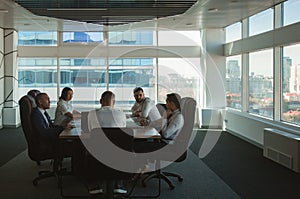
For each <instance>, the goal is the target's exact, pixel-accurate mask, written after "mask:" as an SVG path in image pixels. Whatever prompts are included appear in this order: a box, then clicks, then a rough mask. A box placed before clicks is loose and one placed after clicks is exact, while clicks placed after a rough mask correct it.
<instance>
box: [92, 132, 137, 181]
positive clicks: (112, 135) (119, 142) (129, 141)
mask: <svg viewBox="0 0 300 199" xmlns="http://www.w3.org/2000/svg"><path fill="white" fill-rule="evenodd" d="M99 133H102V134H103V133H104V135H105V136H106V137H107V138H108V139H109V141H110V142H111V144H113V145H115V146H117V147H119V148H120V149H123V150H125V151H128V152H133V130H132V129H131V128H117V127H112V128H108V127H105V128H94V129H92V131H91V137H90V138H91V139H92V142H94V143H95V144H93V146H96V145H97V146H98V147H97V150H99V151H103V153H109V151H111V150H112V149H111V147H110V145H109V144H108V145H107V144H106V143H102V140H101V136H97V134H99ZM107 147H108V148H107ZM115 161H121V162H124V163H125V161H126V162H130V161H132V163H133V160H130V159H127V158H126V157H116V156H115V155H112V154H110V156H109V160H108V162H115ZM97 170H98V171H95V172H96V173H97V175H99V176H100V177H101V178H103V179H116V180H117V179H130V178H131V177H132V174H131V173H129V172H124V171H119V170H116V169H114V168H111V167H109V166H106V165H105V164H104V163H101V162H98V169H97Z"/></svg>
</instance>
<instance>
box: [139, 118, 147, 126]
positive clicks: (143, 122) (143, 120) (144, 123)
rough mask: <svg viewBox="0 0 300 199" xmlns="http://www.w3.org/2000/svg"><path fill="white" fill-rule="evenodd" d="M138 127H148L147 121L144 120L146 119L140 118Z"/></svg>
mask: <svg viewBox="0 0 300 199" xmlns="http://www.w3.org/2000/svg"><path fill="white" fill-rule="evenodd" d="M140 125H141V126H147V125H148V121H147V119H146V118H141V120H140Z"/></svg>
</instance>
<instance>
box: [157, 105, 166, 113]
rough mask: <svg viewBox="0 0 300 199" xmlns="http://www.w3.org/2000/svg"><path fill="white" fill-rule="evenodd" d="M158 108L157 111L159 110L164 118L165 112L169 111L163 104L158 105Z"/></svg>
mask: <svg viewBox="0 0 300 199" xmlns="http://www.w3.org/2000/svg"><path fill="white" fill-rule="evenodd" d="M156 108H157V110H158V112H159V113H160V115H161V116H163V114H164V112H165V111H166V109H167V107H166V104H163V103H157V104H156Z"/></svg>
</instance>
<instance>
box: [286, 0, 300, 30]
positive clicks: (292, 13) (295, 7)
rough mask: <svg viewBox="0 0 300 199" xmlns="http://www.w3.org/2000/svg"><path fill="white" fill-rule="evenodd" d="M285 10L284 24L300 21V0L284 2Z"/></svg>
mask: <svg viewBox="0 0 300 199" xmlns="http://www.w3.org/2000/svg"><path fill="white" fill-rule="evenodd" d="M283 6H284V11H283V19H284V20H283V24H284V25H285V26H286V25H289V24H292V23H296V22H299V21H300V15H299V9H300V1H299V0H288V1H286V2H284V4H283Z"/></svg>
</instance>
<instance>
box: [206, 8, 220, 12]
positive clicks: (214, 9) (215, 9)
mask: <svg viewBox="0 0 300 199" xmlns="http://www.w3.org/2000/svg"><path fill="white" fill-rule="evenodd" d="M217 11H219V10H218V8H209V9H208V12H217Z"/></svg>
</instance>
